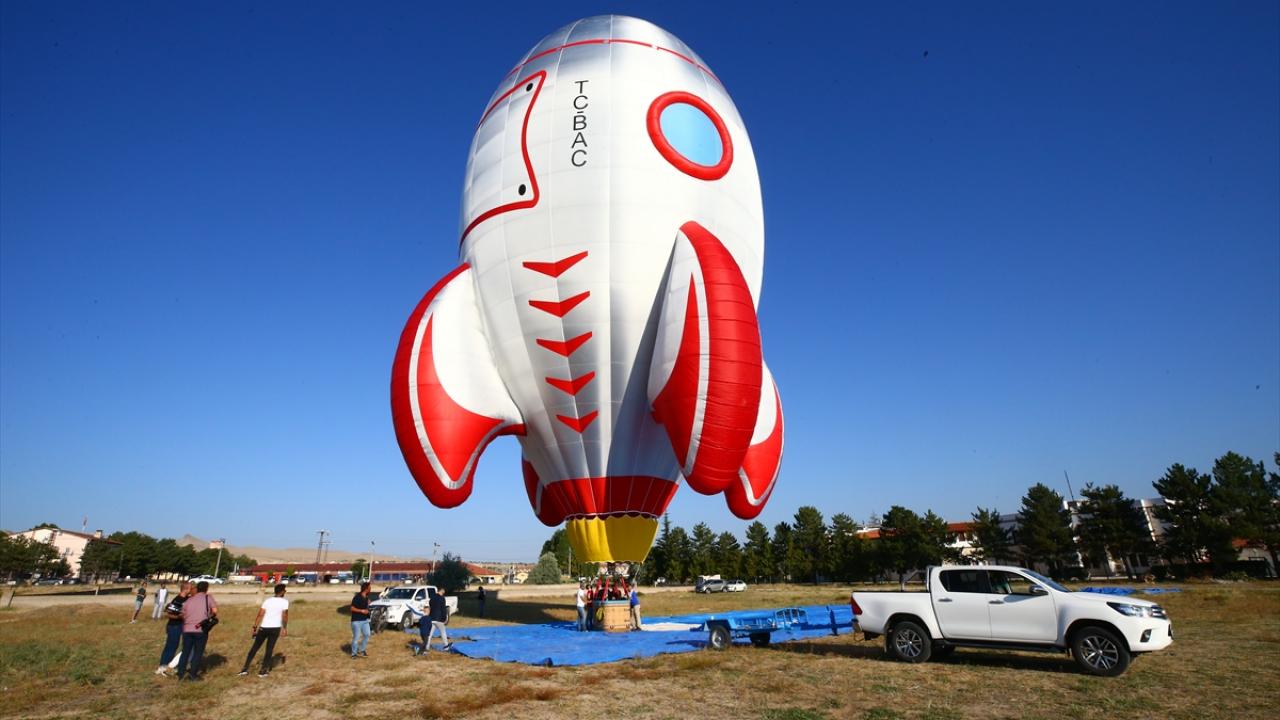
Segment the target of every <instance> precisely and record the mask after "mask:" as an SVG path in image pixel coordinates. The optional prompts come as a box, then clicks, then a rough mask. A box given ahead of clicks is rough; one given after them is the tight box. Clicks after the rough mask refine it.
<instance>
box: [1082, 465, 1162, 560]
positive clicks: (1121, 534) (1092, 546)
mask: <svg viewBox="0 0 1280 720" xmlns="http://www.w3.org/2000/svg"><path fill="white" fill-rule="evenodd" d="M1080 495H1081V496H1082V497H1083V498H1084V502H1083V503H1082V504H1081V506H1080V527H1079V528H1078V529H1077V530H1078V532H1079V534H1080V544H1081V546H1082V547H1083V548H1084V550H1085V553H1086V554H1088V555H1089V557H1090V558H1092V559H1093V560H1094V564H1099V565H1100V564H1107V565H1108V567H1110V563H1109V562H1108V559H1109V558H1120V560H1121V561H1122V562H1123V563H1124V569H1125V574H1126V575H1127V576H1129V577H1131V578H1133V577H1136V575H1135V573H1134V569H1133V563H1132V562H1130V560H1129V558H1130V556H1132V555H1136V554H1138V553H1145V552H1148V551H1149V549H1150V546H1151V536H1150V534H1149V533H1148V531H1147V528H1146V519H1145V518H1144V517H1143V516H1142V512H1141V511H1140V510H1138V509H1137V508H1135V507H1134V506H1133V500H1131V499H1130V498H1127V497H1125V496H1124V493H1123V492H1121V491H1120V488H1119V487H1117V486H1115V485H1103V486H1102V487H1095V486H1094V485H1093V484H1091V483H1090V484H1086V485H1085V486H1084V489H1083V490H1081V491H1080Z"/></svg>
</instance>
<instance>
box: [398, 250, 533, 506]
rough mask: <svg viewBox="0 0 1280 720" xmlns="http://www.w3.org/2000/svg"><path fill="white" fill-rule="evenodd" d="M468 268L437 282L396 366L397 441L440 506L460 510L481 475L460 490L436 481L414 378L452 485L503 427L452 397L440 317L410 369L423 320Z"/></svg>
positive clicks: (410, 326) (407, 332)
mask: <svg viewBox="0 0 1280 720" xmlns="http://www.w3.org/2000/svg"><path fill="white" fill-rule="evenodd" d="M468 268H469V266H468V265H467V264H466V263H463V264H462V265H460V266H459V267H458V268H457V269H455V270H454V271H453V272H451V273H449V274H448V275H446V276H445V277H444V278H443V279H442V280H440V282H438V283H436V284H435V286H434V287H432V288H431V289H430V290H429V291H427V294H426V295H425V296H423V298H422V300H421V301H419V302H418V306H417V307H416V308H414V310H413V313H412V314H410V316H409V321H408V322H407V323H405V328H404V331H403V332H402V333H401V334H400V344H399V346H398V347H397V348H396V357H395V361H394V362H393V363H392V366H391V417H392V424H393V426H394V427H395V431H396V441H397V442H398V443H399V445H400V452H401V454H402V455H404V460H405V464H406V465H408V467H409V472H410V473H412V474H413V478H414V480H415V481H417V483H418V487H419V488H421V489H422V492H423V494H425V495H426V496H427V498H428V499H429V500H430V501H431V502H432V504H434V505H436V506H437V507H455V506H457V505H460V504H461V503H462V502H463V501H464V500H466V499H467V496H468V495H470V494H471V478H472V476H473V475H474V474H475V469H476V464H475V463H472V464H471V471H470V473H469V474H468V475H467V477H466V479H465V482H463V484H462V485H461V486H459V487H458V488H456V489H450V488H448V487H446V486H445V485H444V482H443V481H444V478H440V477H437V476H436V474H435V471H434V470H433V469H432V467H431V461H430V460H429V459H428V458H427V454H426V452H425V451H424V450H423V447H422V442H421V440H420V439H419V438H418V431H417V426H416V423H415V421H414V417H413V408H412V403H411V397H410V392H409V380H410V378H411V377H414V378H416V380H417V384H418V397H417V400H418V407H419V410H420V412H421V417H422V423H423V427H424V430H425V431H426V434H427V441H428V442H429V443H430V445H431V449H432V451H434V452H435V453H436V458H437V459H438V460H439V462H440V465H441V466H442V467H443V468H444V471H445V473H446V474H448V475H449V476H450V477H449V479H450V480H453V481H457V480H460V479H462V478H461V477H460V476H461V474H462V472H463V470H464V469H465V468H466V465H467V463H468V462H469V461H470V460H471V459H472V458H473V457H478V456H479V454H480V453H481V452H483V451H484V446H485V445H486V444H487V443H488V441H489V440H492V439H493V437H494V436H493V435H491V434H490V433H492V432H493V430H494V428H496V427H497V426H498V425H499V424H500V423H501V422H502V421H501V420H498V419H494V418H490V417H486V416H484V415H480V414H477V413H473V412H471V411H469V410H467V409H466V408H464V407H462V406H460V405H458V403H457V402H455V401H454V400H453V398H451V397H449V394H448V392H447V391H446V390H445V388H444V386H443V385H442V384H441V383H440V378H439V376H438V375H437V373H436V369H435V358H434V355H433V337H432V333H433V322H434V318H428V320H427V327H426V329H425V331H424V333H423V338H422V347H421V348H420V349H419V351H418V361H419V363H418V367H411V366H410V361H411V360H412V357H413V350H414V341H415V340H416V339H417V333H418V325H419V324H421V322H422V317H423V316H424V315H425V314H426V313H427V311H428V310H429V309H430V307H431V303H432V302H433V301H434V300H435V298H436V296H437V295H439V293H440V291H441V290H443V289H444V287H445V286H446V285H448V284H449V283H450V282H452V281H453V280H454V279H455V278H457V277H458V276H459V275H461V274H462V273H463V272H464V271H466V270H467V269H468ZM523 431H524V428H523V426H520V425H517V426H513V427H510V428H507V429H506V433H522V432H523ZM486 438H487V439H486Z"/></svg>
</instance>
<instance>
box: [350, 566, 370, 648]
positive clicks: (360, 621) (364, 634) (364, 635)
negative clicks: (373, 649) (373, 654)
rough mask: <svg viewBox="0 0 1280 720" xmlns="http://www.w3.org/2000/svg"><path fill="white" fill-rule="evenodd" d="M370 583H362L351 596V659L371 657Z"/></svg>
mask: <svg viewBox="0 0 1280 720" xmlns="http://www.w3.org/2000/svg"><path fill="white" fill-rule="evenodd" d="M368 645H369V583H367V582H365V583H360V592H358V593H356V594H355V595H353V596H352V597H351V659H352V660H355V659H356V658H358V657H369V653H368V652H367V651H366V648H367V647H368Z"/></svg>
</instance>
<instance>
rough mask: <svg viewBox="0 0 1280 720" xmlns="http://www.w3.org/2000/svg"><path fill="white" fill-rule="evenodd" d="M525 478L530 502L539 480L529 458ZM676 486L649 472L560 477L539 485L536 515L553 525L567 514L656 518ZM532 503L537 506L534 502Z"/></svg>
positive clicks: (567, 515)
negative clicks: (540, 508)
mask: <svg viewBox="0 0 1280 720" xmlns="http://www.w3.org/2000/svg"><path fill="white" fill-rule="evenodd" d="M524 481H525V492H526V493H528V495H529V502H530V504H531V505H533V504H534V503H535V502H536V498H537V490H538V485H539V480H538V474H537V473H536V472H535V471H534V469H533V466H532V465H531V464H529V462H528V461H525V462H524ZM677 487H678V486H677V485H676V484H675V483H674V482H671V481H670V480H667V479H665V478H659V477H651V476H648V475H613V476H608V477H595V478H573V479H570V480H559V481H556V482H552V483H548V484H547V485H546V486H545V487H543V488H542V511H541V512H539V513H538V519H539V520H541V521H542V522H543V523H545V524H547V525H551V526H555V525H559V524H560V523H562V522H564V521H565V518H570V517H599V516H607V515H640V516H645V517H654V518H656V517H658V516H660V515H662V513H664V512H666V510H667V505H669V504H670V503H671V498H672V497H674V496H675V494H676V489H677ZM636 500H638V501H636ZM633 501H634V502H633ZM534 507H535V509H536V505H534Z"/></svg>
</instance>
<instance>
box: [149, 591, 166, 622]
mask: <svg viewBox="0 0 1280 720" xmlns="http://www.w3.org/2000/svg"><path fill="white" fill-rule="evenodd" d="M168 600H169V588H167V587H165V583H163V582H161V583H160V587H158V588H156V606H155V608H154V609H152V610H151V619H152V620H159V619H160V614H161V613H163V612H164V606H165V604H166V603H167V602H168Z"/></svg>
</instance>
